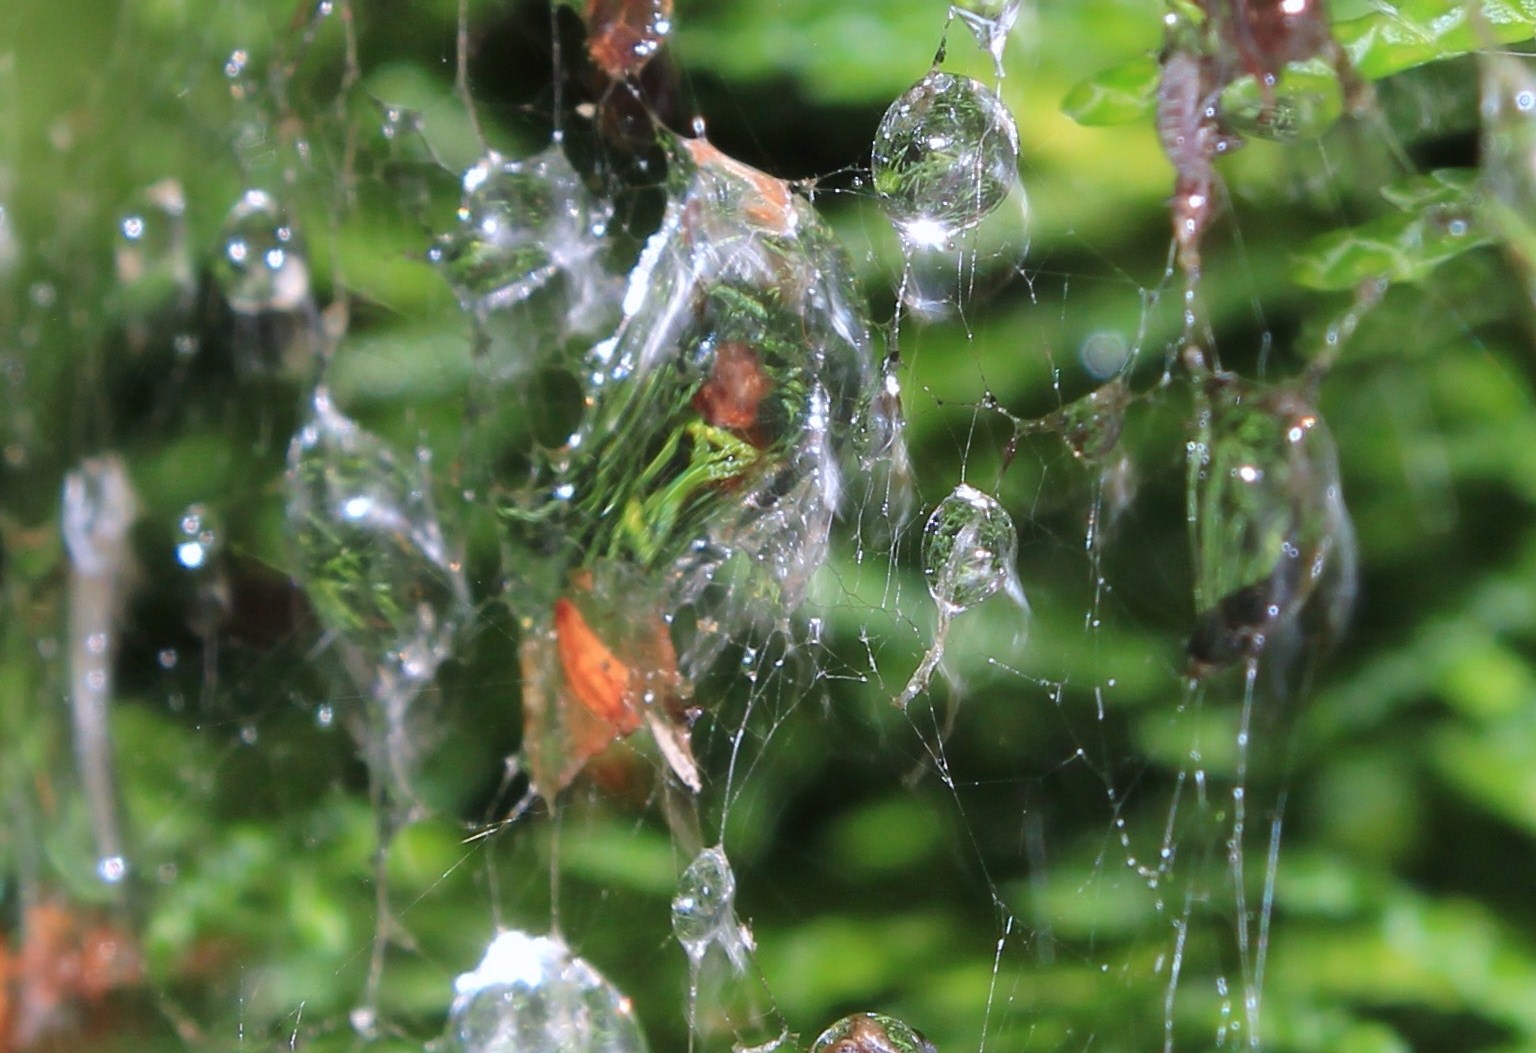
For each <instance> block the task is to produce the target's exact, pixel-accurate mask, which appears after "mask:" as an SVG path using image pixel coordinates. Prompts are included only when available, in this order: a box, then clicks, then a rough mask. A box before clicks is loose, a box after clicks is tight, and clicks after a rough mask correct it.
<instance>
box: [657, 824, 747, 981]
mask: <svg viewBox="0 0 1536 1053" xmlns="http://www.w3.org/2000/svg"><path fill="white" fill-rule="evenodd" d="M672 932H673V933H674V934H675V935H676V936H677V942H679V943H681V944H682V945H683V949H684V950H686V951H687V952H688V957H689V958H691V959H692V960H694V961H695V962H697V961H699V960H700V959H702V958H703V957H704V952H705V951H707V950H708V949H709V945H710V944H712V943H718V944H719V945H720V946H721V948H722V949H724V950H725V951H726V952H727V953H728V954H729V955H730V956H731V959H732V961H733V962H736V963H737V967H738V968H741V967H744V966H745V964H746V963H745V954H744V950H743V948H742V947H741V942H742V941H741V924H740V923H739V922H738V921H737V920H736V875H735V873H734V872H733V871H732V870H731V861H730V860H729V859H727V858H726V855H725V850H724V849H723V848H719V847H716V848H706V849H705V850H704V851H702V852H700V853H699V855H698V856H697V857H696V858H695V859H694V861H693V862H692V863H690V864H689V865H688V869H687V870H685V871H684V872H683V876H682V879H681V880H679V881H678V884H677V894H676V895H674V896H673V897H672Z"/></svg>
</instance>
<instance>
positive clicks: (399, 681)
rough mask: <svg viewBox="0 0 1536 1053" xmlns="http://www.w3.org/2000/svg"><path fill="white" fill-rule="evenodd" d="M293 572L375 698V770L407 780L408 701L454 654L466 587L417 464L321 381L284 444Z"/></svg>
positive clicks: (412, 745) (411, 743) (411, 746)
mask: <svg viewBox="0 0 1536 1053" xmlns="http://www.w3.org/2000/svg"><path fill="white" fill-rule="evenodd" d="M287 482H288V508H287V525H288V532H289V536H290V538H291V539H292V542H293V547H294V558H295V564H296V568H295V574H296V577H297V578H298V581H299V583H300V585H301V586H303V588H304V590H305V593H306V594H307V595H308V597H309V600H310V602H311V604H312V605H313V606H314V608H315V613H316V615H317V616H318V618H319V620H320V623H321V624H322V625H323V626H324V627H325V628H326V629H327V630H328V631H330V632H332V633H334V634H335V635H336V637H337V638H338V639H339V640H340V641H341V643H342V650H343V657H344V658H345V659H346V664H347V668H348V672H349V673H350V674H351V676H352V677H353V679H354V680H356V681H357V682H358V684H359V685H360V686H362V687H363V688H364V690H366V691H367V692H368V693H369V695H370V696H371V698H372V700H373V701H374V702H376V703H377V704H378V707H379V716H380V717H381V718H382V719H381V720H379V721H376V722H375V725H374V727H373V734H375V737H376V738H377V741H374V742H371V743H369V746H370V749H371V751H372V753H373V754H374V761H375V763H376V765H383V766H384V771H386V772H387V773H388V774H389V777H390V778H391V779H392V780H393V781H394V782H395V784H396V786H397V789H406V788H408V786H409V780H408V777H407V773H408V770H409V769H410V767H411V764H412V762H413V760H414V756H415V754H416V753H417V752H419V750H420V748H421V743H420V742H419V741H418V737H417V736H416V735H415V734H413V733H412V729H411V727H410V724H409V722H408V720H407V717H408V715H409V709H410V705H411V702H412V701H413V700H414V699H415V697H416V695H417V694H418V693H419V692H420V690H421V688H422V687H423V686H424V684H425V683H426V682H427V681H429V680H431V679H432V677H433V676H435V675H436V672H437V668H438V666H439V665H441V664H442V662H443V661H444V660H446V659H447V657H448V656H449V654H450V653H451V649H452V643H453V638H454V634H455V633H456V632H457V630H458V628H459V626H460V625H462V624H463V622H464V620H465V619H466V618H467V617H468V610H469V588H468V585H467V583H466V581H465V579H464V572H463V569H462V565H461V564H460V562H459V561H457V560H455V559H454V558H453V557H452V556H451V554H450V552H449V548H448V544H447V542H446V541H445V540H444V537H443V532H442V527H441V525H440V523H439V521H438V518H437V514H436V512H435V510H434V507H433V504H432V500H431V496H430V493H431V488H430V485H429V482H428V480H427V478H426V473H425V469H424V467H423V465H422V464H421V462H420V461H418V460H402V459H400V458H398V457H397V456H396V454H395V453H394V451H393V450H391V449H390V448H389V447H388V446H387V445H385V444H384V442H383V441H382V440H380V439H379V438H378V437H377V436H374V435H372V434H370V433H369V432H367V431H365V430H363V428H362V427H361V426H359V425H358V424H357V422H356V421H353V420H351V419H350V418H348V417H346V416H343V415H342V414H341V413H340V412H339V411H337V410H336V409H335V408H334V407H333V406H332V405H331V401H330V398H329V395H328V394H327V393H326V391H325V390H324V389H323V388H322V389H320V390H319V391H317V392H316V393H315V399H314V410H313V416H312V418H311V419H310V420H309V421H308V423H306V424H305V425H304V426H303V428H301V429H300V431H299V432H298V434H297V435H295V436H294V439H293V442H292V443H291V444H290V446H289V449H288V478H287Z"/></svg>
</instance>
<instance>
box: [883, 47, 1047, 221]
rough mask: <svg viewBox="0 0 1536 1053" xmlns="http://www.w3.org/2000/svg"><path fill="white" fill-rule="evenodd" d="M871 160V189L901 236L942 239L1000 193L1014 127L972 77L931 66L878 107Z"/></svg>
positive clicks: (983, 211) (1009, 182)
mask: <svg viewBox="0 0 1536 1053" xmlns="http://www.w3.org/2000/svg"><path fill="white" fill-rule="evenodd" d="M873 162H874V163H873V176H874V183H875V192H876V193H878V194H879V195H880V200H881V202H882V204H883V205H884V207H885V210H886V214H887V215H888V216H890V218H891V221H892V222H893V223H894V224H895V225H896V228H897V229H898V230H899V231H900V232H901V234H902V236H903V238H905V239H906V240H907V241H908V242H910V243H913V244H916V245H920V246H929V247H937V246H942V245H945V244H947V243H948V241H949V240H950V239H951V238H952V237H954V236H955V235H956V234H959V233H961V232H963V231H966V230H969V229H971V228H972V227H974V226H976V225H977V224H978V223H980V222H981V221H982V219H984V218H985V217H986V216H987V214H988V213H990V212H992V211H993V210H994V209H996V208H997V207H998V206H999V205H1000V204H1002V203H1003V200H1004V198H1006V197H1007V196H1008V192H1009V191H1010V190H1011V189H1012V188H1013V186H1014V184H1015V183H1016V182H1017V181H1018V164H1019V132H1018V128H1017V127H1016V126H1015V125H1014V121H1013V114H1011V113H1010V112H1009V111H1008V107H1007V106H1005V105H1003V102H1002V100H1001V99H999V98H998V97H997V96H996V95H994V94H993V93H992V91H991V90H989V89H988V88H987V87H985V86H984V85H982V84H981V83H980V82H979V81H976V80H973V79H971V78H970V77H962V76H955V75H953V74H949V73H940V72H938V71H937V70H935V71H933V72H931V73H929V74H928V75H927V76H926V77H924V78H923V79H922V80H920V81H918V82H917V83H916V84H914V85H913V86H912V87H911V88H910V89H908V90H907V93H906V94H905V95H903V96H902V97H901V98H899V99H897V100H896V101H895V102H894V103H893V104H892V105H891V108H890V109H888V110H886V111H885V117H884V118H883V119H882V120H881V121H880V127H879V129H878V130H877V131H876V132H875V144H874V155H873Z"/></svg>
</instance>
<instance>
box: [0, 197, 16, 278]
mask: <svg viewBox="0 0 1536 1053" xmlns="http://www.w3.org/2000/svg"><path fill="white" fill-rule="evenodd" d="M20 262H21V242H20V241H19V240H17V238H16V232H15V229H14V228H13V226H12V224H11V214H10V212H9V211H8V210H7V209H6V207H5V202H3V201H0V278H3V277H5V276H6V275H8V274H10V272H11V271H13V270H15V269H16V265H17V264H18V263H20Z"/></svg>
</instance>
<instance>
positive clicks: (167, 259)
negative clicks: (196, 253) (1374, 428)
mask: <svg viewBox="0 0 1536 1053" xmlns="http://www.w3.org/2000/svg"><path fill="white" fill-rule="evenodd" d="M186 211H187V201H186V197H185V195H184V194H183V193H182V189H181V184H180V183H179V182H177V181H176V180H175V179H162V180H160V181H159V182H158V183H155V184H154V185H152V186H150V187H147V188H146V189H145V190H144V191H143V192H142V193H141V194H139V195H138V196H137V198H136V200H135V202H134V206H133V208H132V209H131V210H130V211H129V212H127V213H125V214H124V215H123V216H122V217H121V218H120V219H119V220H118V224H117V243H116V245H115V246H114V247H113V263H114V266H115V269H116V271H117V282H118V288H119V289H120V290H121V294H122V295H123V297H124V298H125V300H126V301H127V303H126V306H127V307H128V309H129V310H130V311H134V312H141V311H147V310H149V309H151V308H154V307H157V306H159V305H160V304H161V303H163V302H165V301H167V300H170V299H172V298H173V297H174V296H176V295H178V294H181V295H189V294H190V293H191V292H192V289H193V285H194V281H195V279H194V277H193V274H192V258H191V255H190V253H189V252H188V250H187V232H186Z"/></svg>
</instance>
